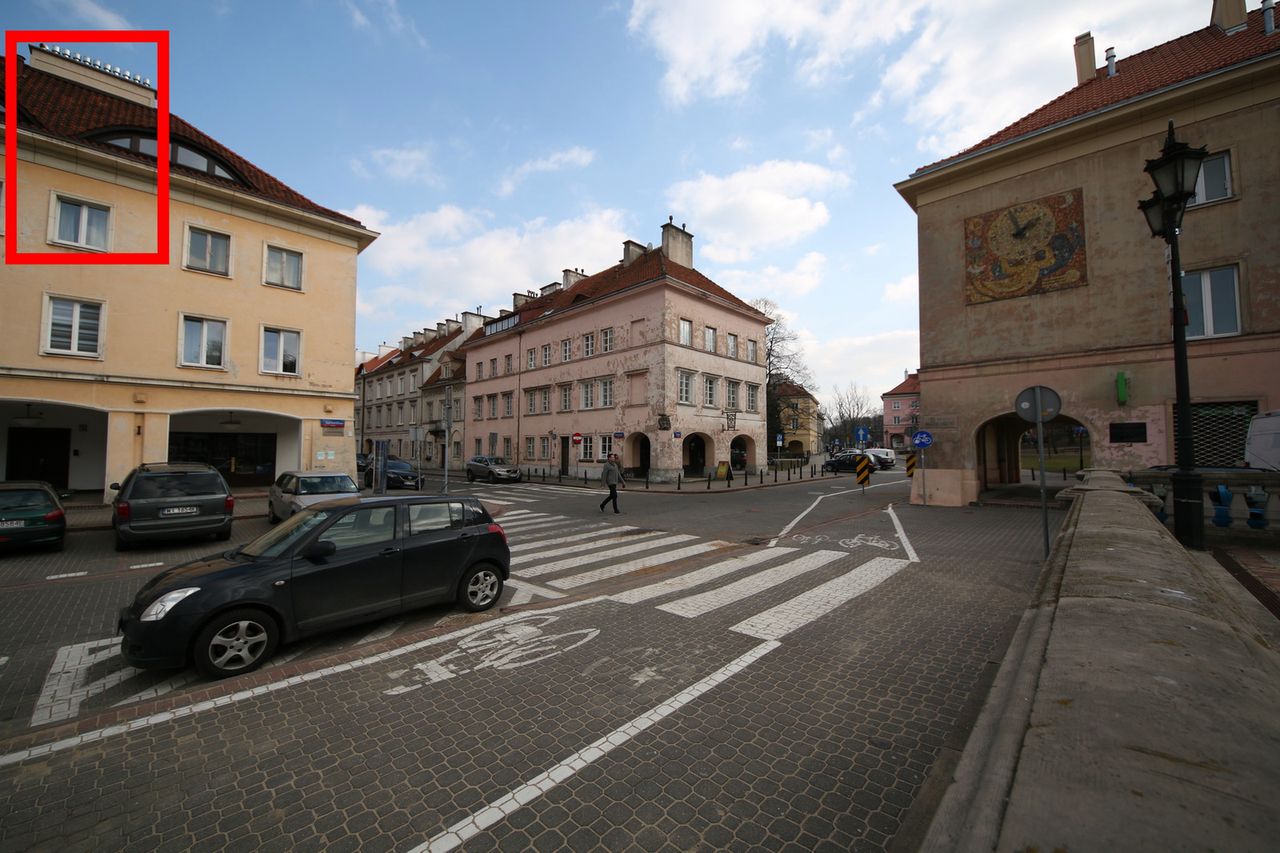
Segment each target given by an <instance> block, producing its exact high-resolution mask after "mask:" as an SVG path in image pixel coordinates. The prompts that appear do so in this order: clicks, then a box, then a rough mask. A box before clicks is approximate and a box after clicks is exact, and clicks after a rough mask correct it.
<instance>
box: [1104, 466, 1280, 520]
mask: <svg viewBox="0 0 1280 853" xmlns="http://www.w3.org/2000/svg"><path fill="white" fill-rule="evenodd" d="M1172 474H1173V472H1172V471H1130V472H1128V473H1127V474H1125V479H1126V481H1127V482H1128V483H1130V484H1131V485H1134V486H1137V487H1138V488H1140V489H1142V490H1144V491H1148V492H1151V493H1152V494H1153V495H1155V496H1156V497H1158V498H1160V499H1161V501H1163V506H1162V507H1161V508H1160V509H1158V510H1156V516H1157V517H1158V518H1159V519H1160V520H1161V521H1164V520H1166V519H1168V518H1172V517H1173V486H1172ZM1200 476H1201V477H1202V478H1203V481H1204V517H1205V520H1206V521H1209V522H1211V523H1212V524H1213V525H1214V526H1215V527H1228V528H1236V529H1242V528H1252V529H1254V530H1270V531H1273V532H1274V531H1280V472H1276V471H1251V470H1248V469H1240V470H1239V471H1211V470H1204V469H1201V471H1200Z"/></svg>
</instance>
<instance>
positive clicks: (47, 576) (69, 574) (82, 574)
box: [44, 572, 89, 581]
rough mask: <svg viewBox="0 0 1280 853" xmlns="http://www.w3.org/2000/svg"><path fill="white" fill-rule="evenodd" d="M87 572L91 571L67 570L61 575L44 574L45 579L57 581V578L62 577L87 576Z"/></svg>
mask: <svg viewBox="0 0 1280 853" xmlns="http://www.w3.org/2000/svg"><path fill="white" fill-rule="evenodd" d="M87 574H89V573H88V572H66V573H64V574H61V575H45V576H44V579H45V580H47V581H56V580H58V579H60V578H79V577H83V576H85V575H87Z"/></svg>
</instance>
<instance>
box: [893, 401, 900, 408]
mask: <svg viewBox="0 0 1280 853" xmlns="http://www.w3.org/2000/svg"><path fill="white" fill-rule="evenodd" d="M893 407H894V408H895V409H901V408H902V401H901V400H894V401H893Z"/></svg>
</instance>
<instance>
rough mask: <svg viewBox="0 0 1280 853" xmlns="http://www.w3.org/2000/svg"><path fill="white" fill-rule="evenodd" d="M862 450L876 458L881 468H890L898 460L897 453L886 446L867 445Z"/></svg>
mask: <svg viewBox="0 0 1280 853" xmlns="http://www.w3.org/2000/svg"><path fill="white" fill-rule="evenodd" d="M862 452H863V453H865V454H867V455H868V456H870V457H871V458H872V459H874V460H876V464H878V465H879V466H880V467H881V468H892V467H893V466H894V463H896V462H897V461H898V456H897V454H895V453H894V452H893V451H892V450H890V449H889V448H887V447H868V448H866V449H865V450H863V451H862Z"/></svg>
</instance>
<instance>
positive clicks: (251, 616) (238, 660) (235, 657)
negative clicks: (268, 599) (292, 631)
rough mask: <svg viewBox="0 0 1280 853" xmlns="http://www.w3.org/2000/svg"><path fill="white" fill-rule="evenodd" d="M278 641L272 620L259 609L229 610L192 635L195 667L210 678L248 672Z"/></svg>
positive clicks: (264, 658)
mask: <svg viewBox="0 0 1280 853" xmlns="http://www.w3.org/2000/svg"><path fill="white" fill-rule="evenodd" d="M279 640H280V629H279V628H278V627H276V620H274V619H272V618H271V617H270V616H269V615H267V614H266V613H264V612H262V611H261V610H255V609H253V608H242V609H240V610H231V611H228V612H227V613H223V614H221V615H219V616H217V617H215V618H214V619H212V620H211V621H210V622H209V623H208V624H207V625H205V626H204V629H203V630H202V631H201V632H200V634H199V635H198V636H197V637H196V643H195V653H194V658H195V663H196V669H198V670H200V671H201V672H202V673H204V674H205V675H207V676H209V677H210V678H226V677H227V676H229V675H239V674H240V673H243V672H252V671H253V670H255V669H257V668H258V667H259V666H261V665H262V663H263V661H265V660H266V659H267V658H269V657H271V655H272V654H273V653H274V652H275V650H276V644H277V643H278V642H279Z"/></svg>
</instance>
